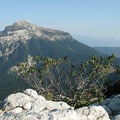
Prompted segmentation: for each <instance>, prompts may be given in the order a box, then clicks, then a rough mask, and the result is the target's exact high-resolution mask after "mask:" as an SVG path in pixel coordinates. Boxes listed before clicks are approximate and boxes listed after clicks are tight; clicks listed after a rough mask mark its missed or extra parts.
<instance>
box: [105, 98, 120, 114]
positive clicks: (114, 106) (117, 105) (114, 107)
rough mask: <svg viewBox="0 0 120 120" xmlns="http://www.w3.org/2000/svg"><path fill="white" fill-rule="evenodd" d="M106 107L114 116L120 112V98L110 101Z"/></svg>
mask: <svg viewBox="0 0 120 120" xmlns="http://www.w3.org/2000/svg"><path fill="white" fill-rule="evenodd" d="M107 106H108V108H110V110H111V111H112V112H113V113H114V114H118V113H119V112H120V98H115V99H114V100H111V101H110V102H109V104H108V105H107Z"/></svg>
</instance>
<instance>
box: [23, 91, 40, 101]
mask: <svg viewBox="0 0 120 120" xmlns="http://www.w3.org/2000/svg"><path fill="white" fill-rule="evenodd" d="M24 93H25V94H27V95H28V96H30V97H32V98H33V99H35V100H36V99H37V98H38V97H39V96H38V94H37V92H36V91H35V90H32V89H26V90H25V91H24Z"/></svg>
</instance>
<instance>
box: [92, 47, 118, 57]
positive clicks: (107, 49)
mask: <svg viewBox="0 0 120 120" xmlns="http://www.w3.org/2000/svg"><path fill="white" fill-rule="evenodd" d="M94 48H95V49H96V50H98V51H99V52H101V53H104V54H106V55H111V54H114V53H115V54H116V57H118V58H120V47H94Z"/></svg>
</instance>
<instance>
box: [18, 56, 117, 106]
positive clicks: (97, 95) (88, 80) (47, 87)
mask: <svg viewBox="0 0 120 120" xmlns="http://www.w3.org/2000/svg"><path fill="white" fill-rule="evenodd" d="M114 58H115V55H114V54H113V55H111V56H110V57H108V58H104V57H100V58H98V57H96V56H92V57H91V58H90V59H89V60H88V61H85V62H84V63H82V64H80V65H78V64H77V65H75V64H72V63H71V62H70V61H69V59H68V57H64V58H63V59H61V58H59V59H53V58H49V57H41V58H40V57H39V56H34V57H33V58H29V59H28V62H27V63H21V64H19V65H18V71H17V73H18V75H19V76H20V77H21V78H22V79H23V80H25V81H26V82H27V83H28V84H29V85H30V86H31V87H33V88H34V89H36V90H37V91H38V92H39V93H40V94H42V95H44V96H45V97H46V98H47V99H52V100H64V101H66V102H67V103H68V104H70V105H71V106H74V107H80V106H83V105H88V104H90V103H93V102H96V101H98V102H101V101H102V100H103V99H104V98H105V96H104V93H103V90H104V81H105V79H106V77H107V75H108V74H109V69H110V66H111V65H112V62H113V61H114ZM118 71H119V69H118Z"/></svg>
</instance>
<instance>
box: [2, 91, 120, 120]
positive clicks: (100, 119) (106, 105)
mask: <svg viewBox="0 0 120 120" xmlns="http://www.w3.org/2000/svg"><path fill="white" fill-rule="evenodd" d="M119 113H120V97H119V96H118V97H114V98H111V99H107V100H105V101H104V102H103V103H102V104H99V103H98V104H96V105H95V104H94V105H91V106H88V107H82V108H79V109H74V108H73V107H70V106H69V105H68V104H66V103H65V102H55V101H49V100H46V99H45V98H44V97H43V96H41V95H38V94H37V92H36V91H34V90H32V89H27V90H25V91H24V92H23V93H16V94H11V95H9V96H8V97H7V98H6V99H5V100H4V101H3V102H1V103H0V120H110V119H111V120H120V114H119Z"/></svg>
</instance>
